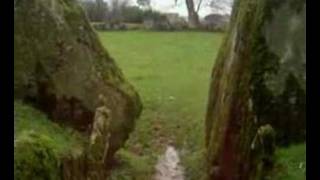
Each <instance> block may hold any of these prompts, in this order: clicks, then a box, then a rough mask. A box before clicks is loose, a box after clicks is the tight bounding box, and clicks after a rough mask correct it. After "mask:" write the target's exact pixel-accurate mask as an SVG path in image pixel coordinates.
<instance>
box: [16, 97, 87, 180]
mask: <svg viewBox="0 0 320 180" xmlns="http://www.w3.org/2000/svg"><path fill="white" fill-rule="evenodd" d="M83 145H84V139H83V138H82V136H81V135H80V134H78V133H77V132H74V131H73V130H71V129H68V128H64V127H61V126H59V125H57V124H55V123H53V122H51V121H50V120H48V119H47V117H46V116H45V115H44V114H43V113H42V112H40V111H38V110H36V109H34V108H32V107H31V106H28V105H26V104H23V103H22V102H20V101H15V102H14V175H15V179H17V180H18V179H48V180H50V179H59V176H61V172H60V164H61V162H60V159H61V157H64V156H78V155H80V154H81V153H82V147H83Z"/></svg>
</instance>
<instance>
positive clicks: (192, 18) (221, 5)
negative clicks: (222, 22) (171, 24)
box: [175, 0, 233, 28]
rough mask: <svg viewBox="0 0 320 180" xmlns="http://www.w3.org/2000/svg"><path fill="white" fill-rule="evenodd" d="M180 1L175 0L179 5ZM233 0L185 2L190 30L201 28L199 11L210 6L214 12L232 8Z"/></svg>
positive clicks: (193, 0) (191, 0) (195, 0)
mask: <svg viewBox="0 0 320 180" xmlns="http://www.w3.org/2000/svg"><path fill="white" fill-rule="evenodd" d="M178 1H179V0H175V3H176V4H177V2H178ZM232 2H233V0H185V3H186V6H187V10H188V22H189V27H190V28H197V27H200V25H201V24H200V21H199V11H200V10H201V8H202V7H204V6H209V7H211V8H212V9H213V11H217V10H222V11H226V10H225V9H226V8H228V7H230V6H231V4H232Z"/></svg>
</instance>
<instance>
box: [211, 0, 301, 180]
mask: <svg viewBox="0 0 320 180" xmlns="http://www.w3.org/2000/svg"><path fill="white" fill-rule="evenodd" d="M304 4H305V1H304V0H300V3H299V5H298V6H304ZM283 7H289V8H286V9H285V10H286V12H287V16H288V17H294V18H296V16H297V17H299V18H298V19H299V21H297V23H298V25H299V26H300V27H301V26H302V28H296V29H295V32H298V33H299V38H300V39H299V40H300V42H301V44H302V45H301V46H292V48H295V51H302V53H303V51H304V49H305V48H303V44H305V43H304V41H303V38H304V39H305V36H303V32H304V29H303V26H304V24H303V20H301V21H300V19H301V17H302V19H303V13H300V14H299V12H297V9H296V8H292V7H291V2H290V1H277V0H262V1H256V0H238V1H235V4H234V10H233V13H232V18H231V25H230V29H229V31H228V35H227V36H226V39H225V42H224V43H223V46H222V47H221V49H220V52H219V55H218V57H217V59H216V63H215V67H214V69H213V73H212V81H211V88H210V96H209V102H208V110H207V117H206V126H207V127H206V144H207V150H208V151H207V160H208V165H207V166H208V179H210V178H211V179H223V178H226V177H229V178H230V179H233V178H234V179H246V180H247V179H255V178H256V177H257V176H255V175H256V174H257V173H258V174H259V172H260V171H263V169H264V168H262V169H259V168H258V164H260V163H259V162H257V161H255V159H256V158H258V156H255V155H253V154H252V152H251V150H250V144H251V142H252V140H253V137H254V135H255V133H256V132H257V129H258V127H259V126H261V125H264V124H267V123H269V124H271V125H272V126H273V127H274V129H275V130H276V132H282V134H285V135H286V136H287V137H290V138H289V139H288V138H287V140H290V142H292V141H296V140H298V139H299V140H300V141H301V140H303V139H304V136H303V134H301V133H300V130H302V131H303V129H304V127H305V117H303V114H305V104H304V103H303V102H304V100H303V99H305V94H304V92H305V91H304V90H303V89H304V88H303V86H304V85H303V84H305V80H303V75H304V73H303V72H304V71H305V69H304V68H303V65H304V63H300V62H299V63H296V66H299V67H297V68H292V67H291V66H287V64H283V63H282V62H281V61H282V59H283V58H284V57H285V56H286V54H285V53H279V52H278V51H276V50H275V49H277V48H275V47H274V44H273V42H274V41H271V40H270V39H271V38H270V35H273V34H272V32H273V31H272V30H273V29H275V28H281V26H279V27H274V26H272V28H270V27H269V25H270V24H272V22H274V21H277V22H278V23H280V24H283V23H286V22H284V21H279V15H281V14H279V13H278V12H279V11H280V12H281V11H284V9H283ZM302 9H303V8H302ZM287 27H291V26H287ZM289 31H291V29H290V28H285V29H284V30H283V33H288V32H289ZM290 33H291V32H290ZM300 35H301V36H300ZM272 38H273V37H272ZM301 39H302V41H301ZM272 40H274V38H273V39H272ZM278 41H279V42H282V43H283V44H284V45H286V42H284V41H285V39H281V38H280V39H279V38H278ZM297 42H298V41H292V42H291V41H290V42H289V43H297ZM290 48H291V46H290ZM295 59H299V61H302V62H303V61H305V59H303V56H297V57H296V58H295ZM295 59H294V60H295ZM292 63H293V62H292V61H291V64H292ZM300 66H302V67H300ZM289 69H290V70H289ZM299 71H301V72H299ZM283 72H285V73H283ZM289 72H291V75H290V73H289ZM290 76H292V77H290ZM282 77H283V78H285V79H287V78H289V79H287V80H285V81H283V79H282ZM274 82H277V83H276V84H277V86H278V87H280V88H281V90H280V92H281V93H278V92H277V88H276V90H275V89H274V88H271V87H272V86H273V85H272V86H270V84H275V83H274ZM289 82H290V83H289ZM289 89H290V90H289ZM289 91H292V92H294V93H290V92H289ZM293 94H294V95H293ZM289 97H291V99H295V100H296V101H295V102H294V103H293V104H292V105H289V106H286V105H285V104H287V103H286V102H289V99H290V98H289ZM298 107H299V108H298ZM298 109H299V110H298ZM286 117H289V118H286ZM279 123H280V124H279ZM285 124H287V125H285ZM288 124H290V126H292V128H287V127H288ZM298 124H299V125H298ZM300 125H302V126H300ZM298 126H300V127H298ZM294 127H297V128H294ZM288 129H291V130H288ZM293 129H294V130H293ZM298 129H299V130H298ZM293 132H296V133H297V134H299V135H302V136H300V137H299V138H298V137H297V136H295V135H294V133H293ZM279 134H280V135H278V136H277V138H278V142H279V143H280V141H279V140H281V139H283V138H284V136H281V133H279ZM262 174H263V173H262ZM262 174H260V175H261V176H263V175H262ZM260 175H258V177H257V178H258V179H259V178H260V179H261V178H263V177H260Z"/></svg>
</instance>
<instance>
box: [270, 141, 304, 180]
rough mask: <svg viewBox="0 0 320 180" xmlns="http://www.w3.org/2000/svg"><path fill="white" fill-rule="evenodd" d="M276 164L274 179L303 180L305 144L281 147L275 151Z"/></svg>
mask: <svg viewBox="0 0 320 180" xmlns="http://www.w3.org/2000/svg"><path fill="white" fill-rule="evenodd" d="M276 156H277V160H278V162H277V163H278V166H277V168H276V171H275V173H276V175H275V176H274V177H273V179H276V180H304V179H306V175H305V170H306V144H298V145H291V146H290V147H288V148H281V149H279V150H278V151H277V153H276Z"/></svg>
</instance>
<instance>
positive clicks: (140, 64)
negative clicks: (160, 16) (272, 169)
mask: <svg viewBox="0 0 320 180" xmlns="http://www.w3.org/2000/svg"><path fill="white" fill-rule="evenodd" d="M99 36H100V38H101V40H102V43H103V44H104V45H105V47H106V48H107V50H108V51H109V53H110V54H111V56H112V57H114V59H115V60H116V62H117V64H118V65H119V66H120V68H121V69H122V71H123V72H124V74H125V76H126V78H127V79H128V80H129V81H130V82H131V83H132V84H133V85H134V86H135V88H136V89H137V90H138V92H139V94H140V96H141V98H142V100H143V105H144V109H143V113H142V115H141V117H140V119H139V120H138V121H137V124H136V128H135V131H134V132H133V133H132V134H131V137H130V139H129V140H128V142H127V144H126V146H125V148H123V149H122V150H120V151H119V152H118V157H119V160H120V163H119V166H118V167H115V169H114V170H113V172H112V177H111V179H112V180H128V179H132V180H133V179H137V180H150V179H152V178H151V176H152V175H153V173H154V172H153V171H154V165H155V163H156V160H157V158H158V155H160V154H162V153H163V152H164V150H165V149H164V148H165V146H166V145H167V144H168V143H169V142H171V141H172V142H173V143H174V144H175V145H176V146H177V149H178V150H179V151H180V154H181V156H182V157H181V158H182V163H183V166H184V167H185V170H186V171H185V173H186V179H190V180H191V179H192V180H199V179H200V178H201V176H202V175H203V174H204V168H203V164H202V163H203V162H204V159H202V158H203V152H204V117H205V111H206V103H207V95H208V90H209V79H210V73H211V70H212V67H213V65H214V59H215V56H216V55H217V52H218V50H219V46H220V44H221V40H222V39H223V34H221V33H205V32H143V31H127V32H99ZM305 154H306V152H305V144H301V145H295V146H291V147H289V148H281V149H279V150H278V151H277V162H278V163H279V164H280V165H279V166H278V167H277V169H276V174H275V175H274V176H273V179H275V180H298V179H299V180H300V179H301V180H302V179H305V174H304V168H305Z"/></svg>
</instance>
